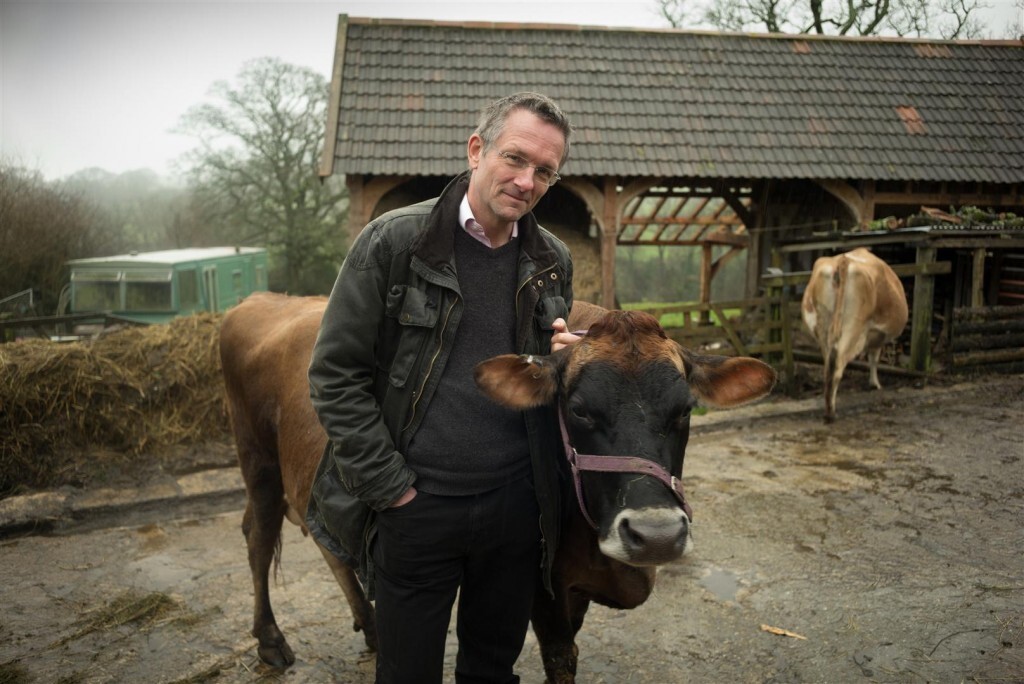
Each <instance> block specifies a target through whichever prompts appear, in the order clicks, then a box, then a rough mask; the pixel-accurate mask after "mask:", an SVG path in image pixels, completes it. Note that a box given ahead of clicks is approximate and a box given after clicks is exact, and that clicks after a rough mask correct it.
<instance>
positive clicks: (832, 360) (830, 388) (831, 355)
mask: <svg viewBox="0 0 1024 684" xmlns="http://www.w3.org/2000/svg"><path fill="white" fill-rule="evenodd" d="M824 356H825V364H824V367H823V371H822V374H823V379H824V384H825V422H826V423H831V422H832V421H834V420H835V419H836V394H837V393H838V391H839V380H840V379H841V378H842V377H843V371H842V370H841V369H840V370H837V368H838V365H839V364H838V363H837V362H836V357H837V356H838V354H837V353H836V351H835V350H834V349H829V350H826V351H825V352H824Z"/></svg>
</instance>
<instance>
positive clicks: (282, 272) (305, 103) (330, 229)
mask: <svg viewBox="0 0 1024 684" xmlns="http://www.w3.org/2000/svg"><path fill="white" fill-rule="evenodd" d="M211 97H212V98H213V100H214V102H213V103H204V104H200V105H196V106H194V107H192V108H191V109H190V110H188V112H186V114H185V116H184V117H183V118H182V120H181V123H180V126H179V132H182V133H185V134H188V135H192V136H194V137H195V138H196V139H197V140H198V141H199V146H198V147H197V148H196V149H195V150H193V151H192V152H191V153H189V154H188V155H187V157H186V160H185V161H186V165H187V166H188V168H189V170H188V177H189V185H190V188H191V189H192V192H193V193H194V197H195V203H194V209H195V211H196V212H197V213H198V214H199V216H201V217H202V218H203V222H205V223H206V224H208V225H211V226H217V227H218V230H223V231H224V232H225V233H226V234H229V235H231V236H232V237H233V238H234V239H233V242H234V244H245V245H260V246H265V247H267V249H268V250H269V252H270V259H271V272H270V284H271V289H275V290H285V291H288V292H290V293H292V294H322V293H326V292H327V291H328V290H329V289H330V287H331V284H332V283H333V282H334V276H335V274H336V273H337V269H338V267H339V266H340V265H341V261H342V259H343V257H344V254H345V248H346V244H345V232H344V230H342V229H341V227H342V226H343V225H344V215H345V211H346V210H347V207H348V196H347V191H346V188H345V186H344V184H343V183H342V182H341V181H340V180H339V179H337V178H327V179H325V180H323V181H321V179H320V178H319V177H318V176H317V165H318V163H319V160H320V152H321V148H322V147H323V144H324V122H325V121H326V118H327V101H328V87H327V81H326V79H325V78H324V77H323V76H321V75H320V74H318V73H316V72H315V71H313V70H311V69H307V68H303V67H298V66H294V65H290V64H286V63H284V62H282V61H280V60H277V59H271V58H263V59H258V60H254V61H252V62H249V63H247V64H246V65H245V66H244V67H243V69H242V70H241V72H240V73H239V74H238V77H237V79H236V82H235V84H233V85H232V84H228V83H226V82H223V81H220V82H217V83H215V84H214V85H213V87H212V89H211Z"/></svg>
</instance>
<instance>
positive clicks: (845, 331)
mask: <svg viewBox="0 0 1024 684" xmlns="http://www.w3.org/2000/svg"><path fill="white" fill-rule="evenodd" d="M801 313H802V315H803V319H804V324H805V325H806V326H807V329H808V330H810V332H811V334H812V335H814V338H815V339H816V340H817V341H818V345H819V346H820V347H821V355H822V357H823V358H824V361H825V369H824V378H825V421H826V422H831V421H833V420H835V417H836V393H837V392H838V390H839V382H840V381H841V380H842V378H843V370H844V369H845V368H846V365H847V364H848V363H849V362H850V361H852V360H853V359H854V358H855V357H856V356H857V355H858V354H860V353H861V352H867V355H868V363H869V366H870V382H871V385H872V386H873V387H875V388H878V389H881V388H882V385H881V383H879V382H878V358H879V356H880V355H881V353H882V347H883V346H884V345H885V343H886V342H888V341H889V340H891V339H894V338H896V337H898V336H899V334H900V333H901V332H903V328H904V326H905V325H906V324H907V295H906V292H904V290H903V284H902V283H901V282H900V279H899V278H897V277H896V274H895V273H894V272H893V270H892V269H891V268H889V266H888V265H887V264H886V263H885V262H884V261H882V260H881V259H879V258H878V257H876V256H875V255H874V254H872V253H871V252H869V251H868V250H866V249H864V248H863V247H861V248H859V249H855V250H853V251H852V252H847V253H845V254H840V255H838V256H834V257H821V258H820V259H818V260H817V261H815V262H814V269H813V271H812V272H811V280H810V282H808V283H807V290H806V291H805V292H804V298H803V303H802V305H801Z"/></svg>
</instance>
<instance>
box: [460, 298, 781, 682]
mask: <svg viewBox="0 0 1024 684" xmlns="http://www.w3.org/2000/svg"><path fill="white" fill-rule="evenodd" d="M591 321H593V323H592V325H589V332H588V333H587V335H586V336H585V337H584V338H583V339H582V340H580V341H579V342H577V343H576V344H574V345H572V346H570V347H568V348H566V349H563V350H560V351H558V352H555V353H554V354H551V355H550V356H546V357H535V356H515V355H506V356H499V357H496V358H494V359H490V360H488V361H485V362H484V363H482V364H480V366H479V367H478V368H477V384H478V385H479V386H480V387H481V389H483V391H484V392H485V393H486V394H487V395H488V396H490V397H491V398H492V399H493V400H495V401H497V402H499V403H501V404H504V405H506V406H509V407H510V408H515V409H520V410H522V409H526V408H530V407H533V406H539V405H541V404H547V403H551V402H554V403H555V404H556V405H557V406H558V407H559V410H560V412H561V415H562V417H563V419H564V426H565V432H566V435H565V437H566V441H567V445H566V449H567V452H568V453H571V454H573V456H574V458H575V460H576V468H572V467H570V466H569V465H568V463H567V462H566V463H563V464H562V465H563V469H564V471H565V472H564V476H565V477H564V479H565V481H566V482H567V483H570V484H567V487H566V490H565V492H564V494H563V498H564V499H565V500H566V502H567V503H566V506H565V515H564V518H563V522H562V529H563V532H562V539H561V542H560V544H559V547H558V551H557V553H556V556H555V563H554V569H553V576H552V584H553V588H554V592H555V596H554V599H552V598H551V597H550V596H549V595H548V594H547V592H546V591H545V590H544V589H543V588H541V589H539V590H538V593H537V595H536V597H535V599H534V603H533V614H532V616H531V623H532V625H533V630H534V632H535V633H536V635H537V641H538V643H539V645H540V650H541V656H542V658H543V661H544V670H545V673H546V674H547V678H548V681H549V682H551V683H552V684H572V682H575V673H576V663H577V657H578V649H577V647H576V644H575V636H576V633H577V632H578V631H579V629H580V627H581V626H582V625H583V619H584V616H585V615H586V612H587V609H588V607H589V605H590V603H591V601H594V602H597V603H599V604H601V605H605V606H610V607H613V608H635V607H636V606H638V605H640V604H642V603H643V602H644V601H646V600H647V598H648V597H649V596H650V593H651V591H652V590H653V588H654V581H655V574H656V570H657V566H659V565H662V564H664V563H668V562H671V561H673V560H676V559H678V558H679V557H680V556H681V555H682V554H683V553H684V552H685V551H686V550H688V549H689V548H690V546H691V542H690V534H689V526H690V522H691V521H690V517H691V514H690V510H689V506H688V505H687V504H686V503H685V501H684V498H683V496H682V487H681V485H678V484H677V483H678V478H679V477H680V476H681V474H682V469H683V459H684V456H685V450H686V443H687V441H688V439H689V430H690V410H691V409H692V408H693V407H694V406H695V405H696V404H697V403H698V402H699V403H702V404H704V405H708V406H714V407H719V408H727V407H734V406H739V405H740V404H744V403H746V402H749V401H753V400H755V399H759V398H761V397H763V396H765V395H766V394H768V392H770V391H771V388H772V386H773V385H774V383H775V372H774V371H773V370H772V369H771V368H770V367H769V366H767V365H765V364H763V363H761V362H760V361H756V360H754V359H750V358H744V357H739V358H729V357H723V356H703V355H699V354H695V353H693V352H690V351H688V350H686V349H684V348H682V347H680V346H679V345H678V344H676V343H675V342H673V341H671V340H669V339H668V338H667V337H666V335H665V331H664V330H662V328H661V326H660V325H659V324H658V322H657V320H655V319H654V318H653V317H652V316H650V315H648V314H645V313H641V312H637V311H607V312H605V311H604V310H602V309H600V308H599V307H594V306H593V305H587V304H581V303H579V302H577V303H576V304H574V306H573V310H572V316H571V317H570V320H569V327H570V329H571V330H576V329H578V328H586V327H588V325H587V324H588V323H590V322H591ZM570 445H571V446H570ZM573 470H578V471H579V472H578V475H576V474H574V472H573ZM577 477H578V483H579V486H578V488H577V486H575V482H576V481H577V480H575V479H574V478H577Z"/></svg>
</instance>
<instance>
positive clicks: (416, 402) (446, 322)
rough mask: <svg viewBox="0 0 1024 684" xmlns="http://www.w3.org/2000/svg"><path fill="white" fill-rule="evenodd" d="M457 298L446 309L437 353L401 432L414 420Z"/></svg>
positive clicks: (431, 360)
mask: <svg viewBox="0 0 1024 684" xmlns="http://www.w3.org/2000/svg"><path fill="white" fill-rule="evenodd" d="M458 302H459V298H458V297H455V299H453V300H452V305H451V306H449V307H448V312H447V313H446V314H445V315H444V323H442V324H441V335H440V341H439V342H438V345H437V351H435V352H434V355H433V356H432V357H431V358H430V363H429V364H427V372H426V374H425V375H424V376H423V383H422V384H420V387H419V389H418V390H416V397H415V399H413V401H412V410H411V411H410V412H409V421H408V422H407V423H406V424H405V425H404V426H403V427H402V432H405V431H406V430H408V429H409V427H410V426H412V423H413V421H414V420H415V419H416V408H417V407H418V406H419V404H420V399H421V398H422V397H423V388H424V387H426V386H427V381H428V380H430V375H431V374H432V373H433V372H434V363H436V362H437V357H438V356H440V355H441V350H442V349H444V333H445V331H446V330H447V329H448V321H449V320H451V317H452V311H454V310H455V305H456V304H458Z"/></svg>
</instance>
